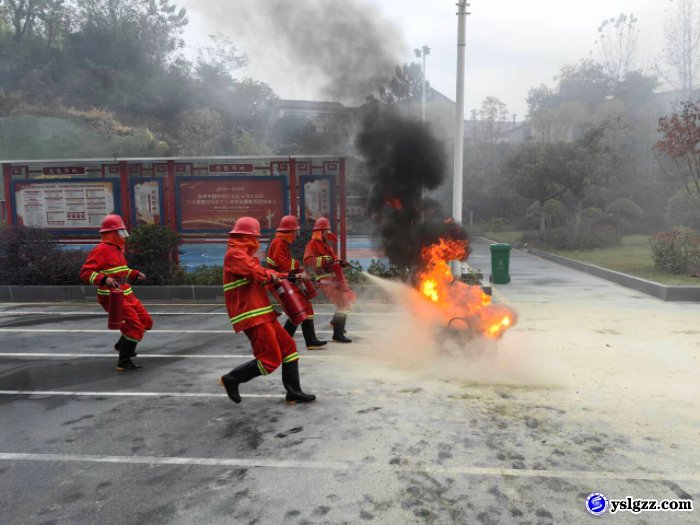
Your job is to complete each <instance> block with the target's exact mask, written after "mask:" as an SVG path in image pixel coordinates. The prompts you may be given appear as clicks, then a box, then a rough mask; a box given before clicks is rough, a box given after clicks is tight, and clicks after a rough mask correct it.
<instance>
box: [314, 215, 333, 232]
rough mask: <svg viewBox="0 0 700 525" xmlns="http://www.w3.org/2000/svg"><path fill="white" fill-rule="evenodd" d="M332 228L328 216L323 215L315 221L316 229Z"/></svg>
mask: <svg viewBox="0 0 700 525" xmlns="http://www.w3.org/2000/svg"><path fill="white" fill-rule="evenodd" d="M330 229H331V221H329V220H328V219H327V218H326V217H321V218H320V219H316V222H315V223H314V231H316V230H330Z"/></svg>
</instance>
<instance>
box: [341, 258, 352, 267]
mask: <svg viewBox="0 0 700 525" xmlns="http://www.w3.org/2000/svg"><path fill="white" fill-rule="evenodd" d="M338 263H339V264H340V266H342V267H343V268H348V267H349V266H350V263H349V262H348V261H344V260H343V259H338Z"/></svg>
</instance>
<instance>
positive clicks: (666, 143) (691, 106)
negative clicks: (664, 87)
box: [654, 101, 700, 198]
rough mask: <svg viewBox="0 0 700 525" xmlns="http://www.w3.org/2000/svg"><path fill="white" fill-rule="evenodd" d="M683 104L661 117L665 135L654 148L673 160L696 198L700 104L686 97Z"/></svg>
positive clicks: (699, 181)
mask: <svg viewBox="0 0 700 525" xmlns="http://www.w3.org/2000/svg"><path fill="white" fill-rule="evenodd" d="M681 108H682V109H681V111H680V112H679V111H677V110H674V112H673V113H672V114H671V115H670V116H668V117H663V118H661V119H659V132H660V133H661V134H662V137H661V139H659V141H658V142H657V143H656V145H655V146H654V149H655V150H656V151H658V152H660V153H662V154H663V155H664V156H665V157H667V158H668V159H670V160H671V161H672V163H673V171H674V173H675V174H676V175H677V176H679V177H680V179H681V180H682V181H683V184H684V185H685V188H686V190H687V191H688V195H689V196H690V197H691V198H694V197H695V196H697V194H698V192H699V191H700V106H698V104H695V103H694V102H689V101H686V102H682V103H681Z"/></svg>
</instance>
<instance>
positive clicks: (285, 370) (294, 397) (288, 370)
mask: <svg viewBox="0 0 700 525" xmlns="http://www.w3.org/2000/svg"><path fill="white" fill-rule="evenodd" d="M282 384H283V385H284V388H285V390H286V391H287V397H286V398H285V399H286V400H287V403H289V404H290V405H294V404H296V403H311V402H312V401H316V396H315V395H313V394H305V393H304V392H302V391H301V386H300V385H299V360H298V359H297V360H296V361H292V362H291V363H282Z"/></svg>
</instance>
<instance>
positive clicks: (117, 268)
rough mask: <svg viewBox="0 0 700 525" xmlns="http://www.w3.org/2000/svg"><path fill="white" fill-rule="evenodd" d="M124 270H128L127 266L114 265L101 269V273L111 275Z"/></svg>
mask: <svg viewBox="0 0 700 525" xmlns="http://www.w3.org/2000/svg"><path fill="white" fill-rule="evenodd" d="M126 271H129V267H128V266H115V267H114V268H109V269H107V270H102V273H104V274H106V275H112V274H113V273H119V272H126Z"/></svg>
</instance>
